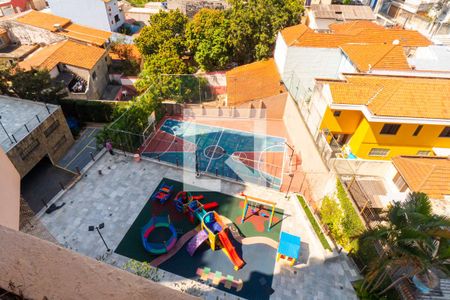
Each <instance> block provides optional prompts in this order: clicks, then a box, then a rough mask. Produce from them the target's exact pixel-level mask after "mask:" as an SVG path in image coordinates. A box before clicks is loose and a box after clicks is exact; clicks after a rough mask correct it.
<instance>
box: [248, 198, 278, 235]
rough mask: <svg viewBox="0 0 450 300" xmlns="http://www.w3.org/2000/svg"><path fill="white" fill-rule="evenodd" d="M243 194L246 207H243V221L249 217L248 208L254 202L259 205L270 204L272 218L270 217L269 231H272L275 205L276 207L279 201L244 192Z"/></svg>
mask: <svg viewBox="0 0 450 300" xmlns="http://www.w3.org/2000/svg"><path fill="white" fill-rule="evenodd" d="M241 196H242V197H244V207H243V209H242V218H241V223H244V222H245V219H246V218H247V212H248V208H249V206H251V205H252V203H257V204H258V205H259V206H264V205H266V206H270V207H271V213H270V218H269V226H268V227H267V231H270V229H271V228H272V222H273V216H274V214H275V207H276V205H277V203H276V202H273V201H269V200H264V199H260V198H256V197H252V196H248V195H246V194H244V193H241ZM252 211H253V210H252Z"/></svg>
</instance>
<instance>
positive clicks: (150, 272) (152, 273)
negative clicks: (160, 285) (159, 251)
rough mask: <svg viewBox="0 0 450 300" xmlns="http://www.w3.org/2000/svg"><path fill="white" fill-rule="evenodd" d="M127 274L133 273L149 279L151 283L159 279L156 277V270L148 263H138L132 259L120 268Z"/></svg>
mask: <svg viewBox="0 0 450 300" xmlns="http://www.w3.org/2000/svg"><path fill="white" fill-rule="evenodd" d="M122 268H123V269H124V270H127V271H128V272H131V273H134V274H136V275H138V276H141V277H144V278H147V279H150V280H152V281H155V282H158V281H160V278H159V276H158V269H157V268H154V267H152V266H151V265H150V264H149V263H148V262H140V261H137V260H134V259H130V260H129V261H128V262H127V263H126V264H124V265H123V267H122Z"/></svg>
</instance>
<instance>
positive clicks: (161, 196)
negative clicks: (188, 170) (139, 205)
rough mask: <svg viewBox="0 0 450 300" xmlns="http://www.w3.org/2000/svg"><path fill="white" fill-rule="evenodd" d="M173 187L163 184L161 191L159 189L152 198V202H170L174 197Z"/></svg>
mask: <svg viewBox="0 0 450 300" xmlns="http://www.w3.org/2000/svg"><path fill="white" fill-rule="evenodd" d="M172 191H173V186H170V185H167V184H164V183H163V184H162V185H161V186H160V187H159V189H157V190H156V191H155V192H154V193H153V195H152V196H151V197H150V200H152V201H154V200H159V202H160V203H161V204H164V203H166V201H167V200H169V198H170V196H171V195H172Z"/></svg>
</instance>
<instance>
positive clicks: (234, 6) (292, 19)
mask: <svg viewBox="0 0 450 300" xmlns="http://www.w3.org/2000/svg"><path fill="white" fill-rule="evenodd" d="M229 2H230V5H231V8H230V10H228V11H227V18H228V20H229V21H230V30H229V35H228V36H229V37H230V42H231V44H232V47H233V60H234V61H235V62H237V63H238V64H244V63H250V62H252V61H255V60H261V59H264V58H267V57H269V56H271V55H272V51H273V47H274V44H275V40H276V34H277V33H278V31H280V30H281V29H283V28H285V27H288V26H292V25H297V24H299V23H300V16H301V14H302V12H303V5H302V3H301V1H296V0H245V1H244V0H230V1H229Z"/></svg>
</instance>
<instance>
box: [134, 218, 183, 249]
mask: <svg viewBox="0 0 450 300" xmlns="http://www.w3.org/2000/svg"><path fill="white" fill-rule="evenodd" d="M160 227H166V228H168V229H169V230H170V232H171V234H172V235H171V237H170V238H169V240H167V241H163V242H161V243H155V242H149V241H148V238H149V236H150V234H151V233H152V232H153V231H155V230H156V229H157V228H160ZM141 237H142V244H143V245H144V248H145V250H146V251H147V252H150V253H152V254H157V255H159V254H164V253H167V252H169V251H170V249H172V248H173V247H174V246H175V243H176V242H177V231H176V230H175V227H174V226H173V225H172V224H171V223H170V220H169V218H168V217H153V218H151V219H150V221H149V222H148V223H147V224H146V225H145V226H144V227H142V230H141Z"/></svg>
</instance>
